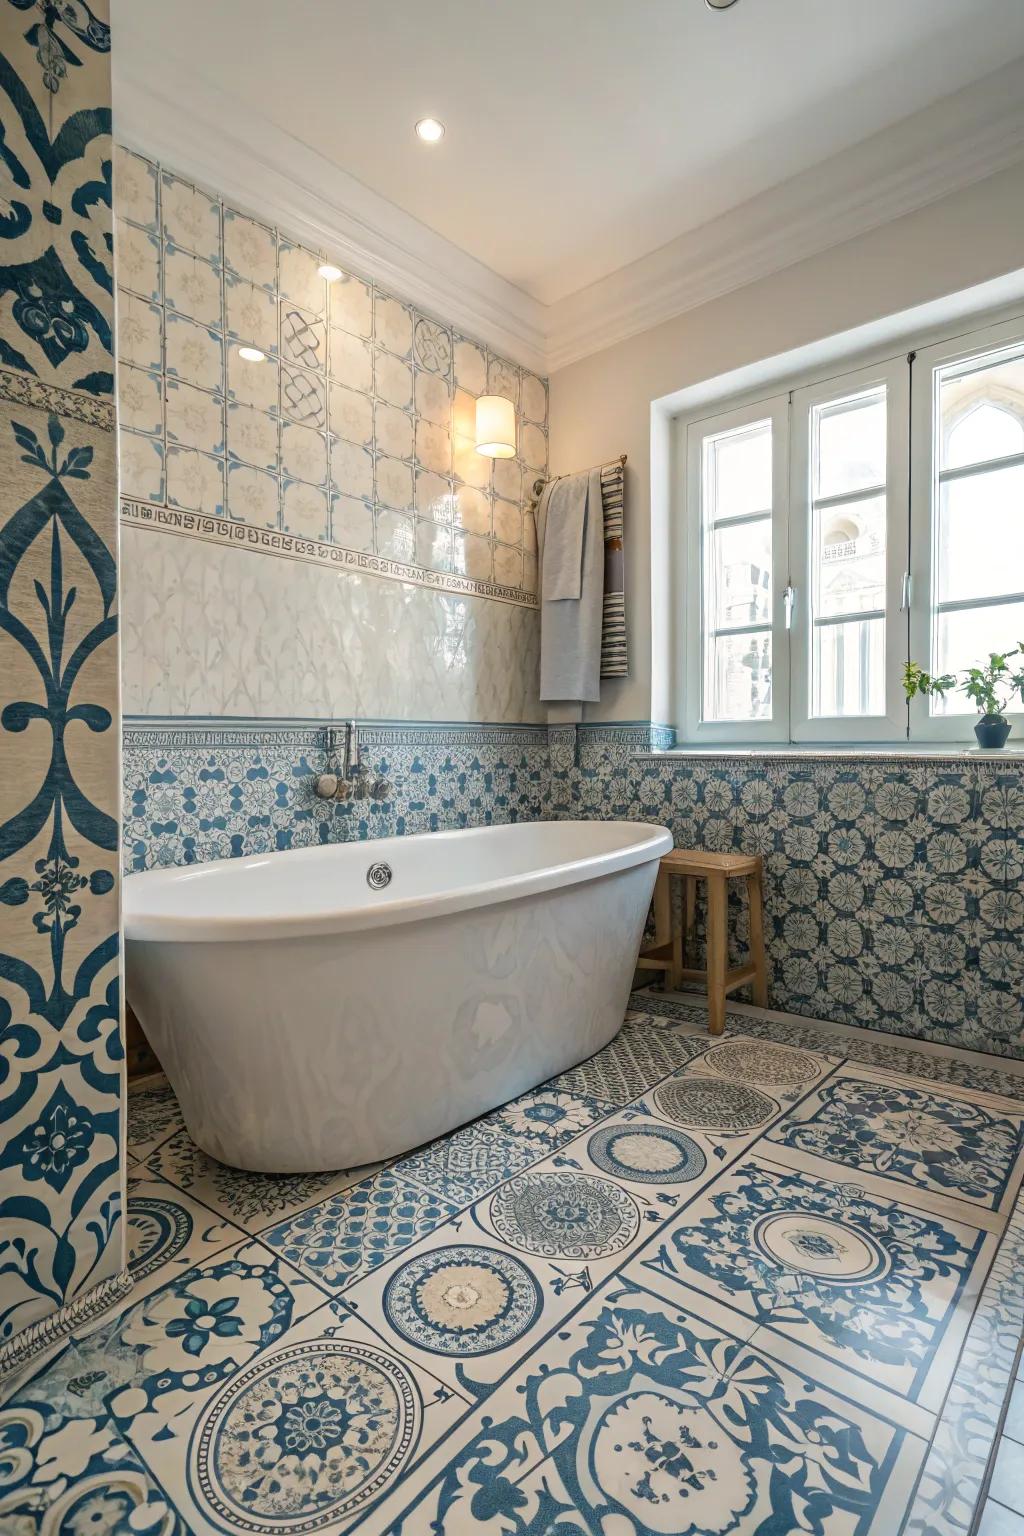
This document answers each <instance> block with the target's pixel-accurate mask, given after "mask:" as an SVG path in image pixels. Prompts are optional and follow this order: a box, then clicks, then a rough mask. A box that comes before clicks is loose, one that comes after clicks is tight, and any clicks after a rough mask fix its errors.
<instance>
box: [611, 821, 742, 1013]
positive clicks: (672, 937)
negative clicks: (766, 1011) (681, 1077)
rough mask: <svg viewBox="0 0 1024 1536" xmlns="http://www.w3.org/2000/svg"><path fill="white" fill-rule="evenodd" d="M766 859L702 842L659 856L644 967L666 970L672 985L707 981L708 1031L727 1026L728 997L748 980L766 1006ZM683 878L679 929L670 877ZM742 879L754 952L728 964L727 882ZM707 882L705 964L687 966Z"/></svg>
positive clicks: (640, 961)
mask: <svg viewBox="0 0 1024 1536" xmlns="http://www.w3.org/2000/svg"><path fill="white" fill-rule="evenodd" d="M763 864H764V861H763V860H762V858H761V856H760V854H753V853H752V854H746V853H705V852H703V850H701V849H699V848H674V849H673V850H672V852H671V853H666V854H665V855H664V857H663V858H662V859H661V861H660V864H659V868H658V879H657V884H656V885H655V888H654V927H655V938H654V943H653V944H648V945H647V946H646V947H645V948H644V949H642V950H641V951H640V956H639V959H638V960H637V965H638V966H639V967H640V968H641V969H649V970H656V971H664V972H665V973H666V975H667V976H668V981H669V986H670V987H673V988H678V987H679V986H680V984H681V983H682V982H684V981H703V982H704V983H705V985H706V987H707V994H708V1032H709V1033H710V1034H712V1035H720V1034H721V1033H722V1031H723V1030H724V1028H725V999H726V996H727V994H728V993H729V992H733V991H735V989H736V988H737V987H742V986H745V985H746V984H747V982H750V983H751V984H752V990H753V998H754V1002H755V1003H757V1004H758V1006H759V1007H761V1008H763V1007H765V1006H766V1004H767V1002H768V971H767V965H766V962H765V953H764V913H763V910H762V895H761V891H762V876H763ZM676 876H678V877H679V878H680V879H681V880H682V881H683V922H682V927H681V929H677V927H676V924H675V920H674V917H673V913H672V892H671V881H672V879H673V877H676ZM732 879H741V880H744V881H745V883H746V887H747V903H748V907H749V914H750V955H749V958H748V960H747V963H746V964H745V965H740V966H736V967H734V968H732V969H730V967H729V936H728V931H727V926H726V918H727V913H728V882H729V881H730V880H732ZM698 880H705V881H706V882H707V887H708V924H707V969H706V970H704V971H698V970H693V969H688V968H687V967H686V966H685V965H684V964H683V961H684V958H685V953H686V947H687V944H688V942H689V941H690V940H691V938H692V935H693V929H694V917H695V913H696V907H697V881H698Z"/></svg>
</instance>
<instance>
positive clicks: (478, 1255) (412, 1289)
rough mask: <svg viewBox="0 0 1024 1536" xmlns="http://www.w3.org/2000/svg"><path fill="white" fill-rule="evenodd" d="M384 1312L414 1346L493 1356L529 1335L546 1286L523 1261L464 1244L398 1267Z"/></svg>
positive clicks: (386, 1293)
mask: <svg viewBox="0 0 1024 1536" xmlns="http://www.w3.org/2000/svg"><path fill="white" fill-rule="evenodd" d="M383 1306H384V1315H385V1317H386V1318H387V1320H388V1322H389V1323H390V1324H391V1326H392V1327H393V1328H395V1329H396V1330H397V1331H398V1332H399V1333H400V1334H402V1336H403V1338H406V1339H408V1340H409V1342H410V1343H412V1344H418V1345H419V1346H420V1348H421V1349H429V1350H431V1351H432V1352H433V1353H434V1354H441V1355H486V1354H490V1353H491V1352H492V1351H493V1350H496V1349H504V1347H505V1346H506V1345H507V1344H511V1343H512V1342H513V1341H514V1340H515V1339H518V1338H519V1337H520V1335H521V1334H523V1333H525V1332H526V1330H527V1329H528V1328H529V1327H530V1326H531V1324H532V1323H533V1322H534V1321H535V1320H536V1318H537V1315H538V1313H539V1312H540V1308H541V1292H540V1286H539V1285H538V1284H537V1282H536V1280H535V1279H534V1278H533V1276H532V1275H531V1273H530V1271H529V1270H528V1269H527V1267H526V1265H525V1264H523V1263H522V1262H521V1261H520V1260H519V1259H517V1258H515V1257H514V1256H513V1255H512V1254H510V1253H502V1252H501V1251H500V1250H498V1249H494V1248H483V1247H479V1246H477V1245H475V1244H469V1243H462V1244H459V1245H457V1246H453V1247H451V1248H437V1249H435V1250H434V1251H433V1252H432V1253H426V1254H421V1255H419V1256H418V1257H417V1258H414V1259H410V1260H409V1262H408V1263H407V1264H403V1265H402V1267H401V1269H398V1270H396V1271H395V1273H394V1274H393V1275H392V1277H391V1279H390V1280H389V1281H388V1283H387V1286H386V1287H385V1290H384V1301H383Z"/></svg>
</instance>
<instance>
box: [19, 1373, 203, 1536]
mask: <svg viewBox="0 0 1024 1536" xmlns="http://www.w3.org/2000/svg"><path fill="white" fill-rule="evenodd" d="M95 1374H96V1373H95V1372H85V1373H84V1374H83V1375H82V1376H81V1377H76V1376H71V1377H70V1378H69V1380H70V1383H71V1385H72V1390H73V1393H74V1394H75V1395H73V1396H72V1397H71V1399H70V1401H69V1402H66V1403H62V1404H58V1403H56V1402H49V1401H46V1400H44V1399H40V1398H39V1396H38V1395H37V1394H36V1393H35V1392H33V1391H32V1390H28V1391H22V1392H15V1394H14V1396H13V1397H11V1398H10V1400H9V1401H8V1402H7V1403H6V1405H5V1406H4V1407H2V1408H0V1456H2V1461H3V1468H4V1476H3V1483H2V1488H0V1529H2V1530H4V1531H7V1532H11V1533H12V1536H13V1533H15V1532H17V1533H18V1536H49V1532H51V1531H58V1530H59V1531H62V1532H68V1533H69V1536H78V1533H79V1532H85V1531H95V1532H97V1533H103V1532H109V1533H110V1536H121V1533H124V1536H128V1533H129V1532H131V1533H137V1536H188V1528H187V1527H186V1525H185V1524H184V1522H183V1521H182V1520H181V1518H180V1517H179V1516H178V1515H177V1514H176V1513H175V1511H174V1509H173V1508H172V1507H170V1506H169V1505H168V1502H167V1499H166V1497H165V1495H164V1492H163V1490H162V1488H161V1487H160V1485H159V1483H158V1482H157V1481H156V1480H155V1479H154V1478H153V1476H152V1475H151V1474H150V1472H149V1471H148V1470H147V1469H146V1467H145V1466H144V1464H143V1463H142V1461H141V1460H140V1458H139V1457H138V1456H137V1455H136V1454H135V1452H134V1451H133V1450H132V1449H131V1447H130V1446H129V1445H127V1444H126V1443H125V1441H124V1440H123V1439H122V1438H121V1436H120V1434H119V1433H118V1432H117V1430H116V1428H115V1427H114V1425H113V1424H112V1423H111V1421H110V1418H109V1415H108V1414H107V1412H106V1410H105V1408H104V1407H103V1406H102V1403H101V1402H100V1401H98V1399H97V1398H96V1396H95V1394H94V1391H93V1388H92V1386H91V1384H90V1383H89V1380H88V1377H89V1376H90V1375H95ZM99 1374H100V1375H101V1376H102V1372H100V1373H99ZM58 1376H59V1373H57V1372H55V1373H54V1377H53V1378H52V1379H53V1380H54V1381H56V1380H57V1379H58ZM87 1400H88V1401H87ZM69 1474H73V1475H72V1476H69Z"/></svg>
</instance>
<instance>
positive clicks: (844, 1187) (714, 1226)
mask: <svg viewBox="0 0 1024 1536" xmlns="http://www.w3.org/2000/svg"><path fill="white" fill-rule="evenodd" d="M986 1237H987V1235H986V1234H985V1233H984V1232H979V1231H978V1230H977V1229H975V1228H974V1227H968V1226H964V1225H962V1224H960V1223H958V1222H952V1221H949V1220H944V1219H939V1218H938V1217H935V1216H933V1215H931V1214H930V1213H928V1212H926V1211H920V1210H915V1209H913V1208H911V1207H909V1206H907V1205H902V1204H900V1205H897V1204H894V1203H892V1202H889V1201H886V1200H880V1199H877V1198H872V1197H871V1196H869V1195H868V1194H867V1193H866V1192H865V1191H864V1190H863V1189H858V1188H857V1186H856V1185H852V1184H834V1183H832V1182H831V1181H829V1180H826V1179H822V1178H816V1177H813V1176H812V1175H810V1174H805V1173H791V1172H789V1171H787V1170H786V1169H785V1168H782V1167H779V1166H776V1165H771V1164H767V1163H762V1162H760V1161H754V1160H750V1161H747V1162H745V1163H743V1164H742V1166H740V1167H739V1168H738V1169H736V1170H734V1171H733V1172H732V1173H731V1174H729V1175H728V1177H727V1178H726V1179H724V1180H723V1181H722V1182H721V1183H720V1184H718V1185H717V1186H716V1190H715V1192H714V1193H713V1194H711V1195H710V1196H709V1197H708V1198H707V1199H703V1200H701V1201H699V1202H698V1203H697V1204H696V1205H695V1207H694V1209H693V1212H692V1213H691V1212H688V1213H687V1214H686V1215H684V1216H681V1217H680V1218H679V1220H678V1221H676V1222H674V1223H672V1225H671V1226H670V1227H669V1229H668V1230H667V1232H666V1234H665V1239H664V1241H663V1242H662V1243H661V1244H660V1245H659V1246H658V1248H657V1250H656V1252H654V1253H653V1254H651V1255H650V1256H649V1257H648V1258H646V1259H645V1260H644V1261H643V1269H644V1271H645V1273H646V1274H647V1276H648V1283H649V1284H651V1285H652V1286H655V1287H656V1288H657V1287H658V1284H659V1280H665V1279H667V1280H669V1281H677V1282H681V1283H685V1284H688V1285H690V1286H693V1287H695V1288H697V1289H699V1290H708V1291H709V1292H710V1293H711V1294H713V1295H715V1296H717V1297H718V1298H720V1299H722V1300H724V1301H726V1302H727V1304H729V1305H730V1306H732V1307H733V1308H735V1309H736V1310H737V1311H738V1312H740V1313H741V1314H743V1315H745V1316H748V1317H753V1318H754V1319H756V1321H757V1322H758V1324H760V1325H764V1326H766V1327H767V1328H769V1329H770V1330H772V1331H774V1332H776V1333H779V1334H782V1335H783V1336H785V1337H788V1338H793V1339H795V1340H797V1341H798V1342H800V1343H802V1344H804V1345H805V1346H807V1347H809V1348H811V1349H814V1350H816V1351H817V1352H819V1353H821V1354H824V1355H826V1356H827V1357H828V1358H830V1359H835V1360H841V1361H842V1362H843V1363H844V1364H845V1365H846V1366H847V1367H848V1368H851V1369H853V1370H855V1371H857V1372H859V1373H861V1374H863V1375H865V1376H868V1377H870V1378H871V1379H872V1380H873V1381H876V1382H881V1383H883V1384H885V1385H887V1386H889V1387H891V1388H892V1389H893V1390H896V1391H899V1392H900V1393H902V1394H904V1395H908V1396H911V1397H916V1396H918V1395H919V1393H920V1390H921V1388H922V1387H923V1385H924V1383H925V1381H926V1379H927V1378H928V1374H929V1371H930V1369H931V1366H932V1364H933V1362H934V1360H935V1357H936V1352H937V1350H938V1349H939V1346H940V1345H941V1343H942V1341H943V1337H944V1334H945V1330H946V1328H947V1326H948V1325H949V1324H950V1322H951V1321H952V1320H953V1316H954V1313H955V1311H956V1307H957V1304H958V1302H959V1300H960V1297H961V1293H962V1292H963V1289H964V1287H965V1285H966V1284H967V1283H968V1281H969V1280H970V1279H971V1277H972V1274H973V1272H974V1270H975V1266H976V1265H977V1264H978V1261H979V1258H980V1256H981V1254H982V1251H983V1249H984V1248H985V1246H986ZM989 1246H991V1244H990V1243H989ZM666 1294H668V1293H666ZM766 1347H767V1348H770V1347H771V1346H770V1345H766ZM952 1365H953V1362H952V1361H950V1362H949V1366H948V1369H949V1370H951V1369H952ZM929 1385H930V1386H931V1383H929ZM940 1385H941V1387H942V1388H944V1386H945V1381H944V1380H943V1382H942V1383H941V1384H940ZM934 1390H937V1389H934V1388H933V1395H934Z"/></svg>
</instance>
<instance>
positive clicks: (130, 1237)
mask: <svg viewBox="0 0 1024 1536" xmlns="http://www.w3.org/2000/svg"><path fill="white" fill-rule="evenodd" d="M126 1236H127V1243H128V1268H129V1270H130V1271H131V1276H132V1280H133V1282H134V1289H133V1291H132V1301H133V1302H135V1301H139V1300H140V1299H141V1298H142V1297H143V1296H145V1295H148V1294H149V1292H150V1291H153V1290H157V1289H158V1288H159V1287H160V1286H164V1285H167V1283H168V1282H169V1281H170V1280H172V1279H173V1278H174V1276H175V1275H176V1274H178V1273H179V1272H180V1271H182V1270H186V1269H191V1268H192V1267H193V1266H194V1265H196V1264H199V1263H201V1262H202V1260H203V1259H204V1258H205V1257H207V1256H208V1255H211V1254H214V1253H219V1252H220V1250H221V1249H222V1248H227V1247H229V1246H231V1245H233V1244H236V1243H238V1242H241V1241H242V1239H243V1238H244V1237H245V1233H244V1232H243V1231H242V1230H241V1229H240V1228H239V1227H236V1226H235V1225H234V1224H233V1223H232V1222H229V1221H224V1220H222V1219H221V1218H220V1217H219V1216H215V1215H214V1213H213V1212H212V1211H211V1210H210V1209H209V1207H207V1206H205V1205H201V1204H200V1203H199V1201H198V1200H193V1199H192V1197H191V1196H190V1195H186V1194H185V1193H184V1192H183V1191H182V1190H180V1189H178V1188H177V1187H176V1186H175V1185H174V1184H167V1183H165V1182H164V1181H163V1180H162V1179H160V1178H158V1177H157V1176H156V1174H155V1173H154V1172H153V1170H152V1169H151V1168H148V1167H147V1166H146V1164H145V1163H138V1164H136V1165H135V1167H134V1168H132V1169H131V1170H130V1171H129V1174H128V1212H127V1222H126Z"/></svg>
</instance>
